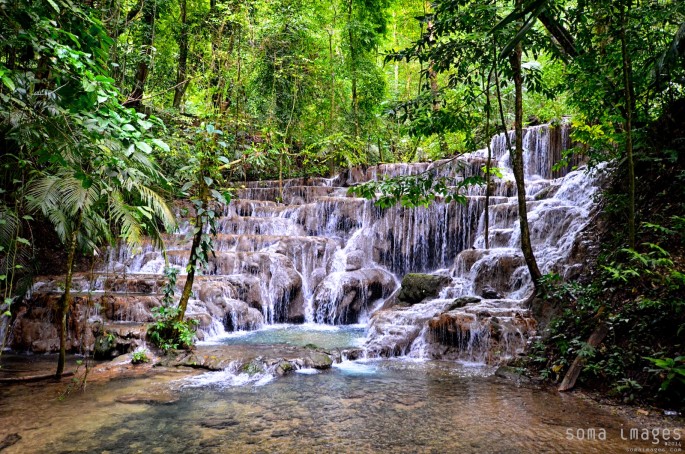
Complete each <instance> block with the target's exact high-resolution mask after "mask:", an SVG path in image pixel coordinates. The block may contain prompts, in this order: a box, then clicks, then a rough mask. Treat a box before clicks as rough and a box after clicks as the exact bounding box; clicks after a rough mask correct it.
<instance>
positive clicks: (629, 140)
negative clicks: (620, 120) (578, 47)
mask: <svg viewBox="0 0 685 454" xmlns="http://www.w3.org/2000/svg"><path fill="white" fill-rule="evenodd" d="M627 21H628V16H627V14H626V11H625V8H623V7H622V8H621V56H622V60H623V93H624V96H625V101H626V107H625V114H624V119H625V130H626V155H627V156H626V157H627V159H628V244H629V246H630V248H631V249H635V163H634V161H633V87H632V77H631V72H632V67H631V66H632V64H631V62H630V55H629V54H628V46H627V38H626V25H627Z"/></svg>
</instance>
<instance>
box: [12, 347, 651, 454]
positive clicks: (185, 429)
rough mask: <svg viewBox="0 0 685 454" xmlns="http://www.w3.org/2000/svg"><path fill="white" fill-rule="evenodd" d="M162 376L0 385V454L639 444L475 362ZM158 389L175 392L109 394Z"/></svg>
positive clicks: (592, 407)
mask: <svg viewBox="0 0 685 454" xmlns="http://www.w3.org/2000/svg"><path fill="white" fill-rule="evenodd" d="M220 373H221V372H218V374H220ZM169 374H171V372H169V373H167V374H166V375H156V376H154V377H153V378H137V379H124V380H116V381H112V382H107V383H93V384H91V385H90V387H89V388H88V390H87V392H86V393H84V394H82V393H76V394H72V395H71V396H69V397H68V398H67V399H65V400H64V401H60V400H58V399H56V398H55V397H56V396H55V393H54V391H55V388H54V386H56V385H49V386H46V385H45V384H33V385H17V386H12V387H10V388H6V389H0V396H1V399H0V410H1V411H0V430H2V433H0V435H3V436H4V434H3V433H12V432H16V433H19V434H20V435H21V436H22V440H21V441H20V442H19V443H17V444H16V445H14V446H12V447H10V448H8V449H7V450H6V451H5V452H8V453H27V452H31V453H34V452H35V453H41V452H50V453H61V452H65V453H66V452H88V453H136V452H146V453H148V452H149V453H157V452H159V453H196V452H203V453H259V452H283V453H289V452H298V453H302V452H305V453H309V452H312V453H314V452H361V453H366V452H431V453H433V452H434V453H445V452H453V453H543V452H544V453H548V452H560V453H561V452H563V453H566V452H588V453H613V452H626V448H627V447H638V446H642V445H640V444H638V443H639V442H632V444H631V443H630V442H624V441H622V440H621V438H620V427H621V424H623V423H624V421H622V420H621V418H619V417H617V416H614V415H611V414H610V413H609V412H607V411H605V410H603V409H601V408H598V407H597V405H596V404H594V403H592V402H588V401H584V400H580V399H578V398H575V397H573V396H568V395H559V394H552V393H549V392H544V391H540V390H536V389H530V388H525V387H517V386H514V385H512V383H510V382H505V381H501V380H500V379H498V378H496V377H494V376H492V375H491V370H490V369H487V368H484V367H477V366H473V365H459V364H455V363H447V362H430V361H407V360H397V359H396V360H380V361H362V362H356V363H342V364H341V365H338V366H337V367H334V368H333V369H331V370H329V371H323V372H320V373H316V374H290V375H287V376H285V377H281V378H277V379H275V380H273V381H271V382H270V383H268V384H266V385H264V386H253V385H247V386H223V387H222V386H207V387H192V388H190V387H186V386H184V384H185V383H188V379H187V378H186V379H181V380H179V379H178V376H177V375H178V373H176V376H174V375H173V374H172V375H169ZM169 390H171V392H170V391H169ZM164 392H166V393H168V394H170V395H173V396H174V398H177V399H178V400H175V401H173V399H171V400H172V401H171V402H165V401H164V400H163V401H162V402H165V403H158V404H150V403H140V402H135V403H123V402H120V401H117V400H121V397H122V396H126V395H128V394H130V393H134V394H136V393H138V394H140V393H142V394H143V395H159V394H160V393H164ZM589 427H595V428H599V427H601V428H604V429H605V430H606V431H607V440H606V441H601V440H594V441H592V440H582V441H581V440H567V438H566V433H567V430H568V429H572V430H574V431H575V430H577V429H579V428H581V429H587V428H589ZM645 446H646V447H648V444H646V445H645Z"/></svg>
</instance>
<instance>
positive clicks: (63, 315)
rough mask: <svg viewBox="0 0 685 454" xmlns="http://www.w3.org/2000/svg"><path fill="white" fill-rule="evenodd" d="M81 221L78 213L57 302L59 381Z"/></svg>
mask: <svg viewBox="0 0 685 454" xmlns="http://www.w3.org/2000/svg"><path fill="white" fill-rule="evenodd" d="M82 220H83V213H82V212H81V211H79V213H78V216H77V218H76V222H75V224H74V228H73V230H72V232H71V238H69V246H68V247H69V252H68V255H67V275H66V278H65V280H64V294H62V298H60V301H59V318H60V326H59V357H58V358H57V371H56V372H55V378H57V379H61V378H62V375H63V373H64V364H65V362H66V358H67V314H68V313H69V309H70V307H71V281H72V279H73V277H74V257H75V256H76V245H77V239H78V231H79V229H80V228H81V222H82Z"/></svg>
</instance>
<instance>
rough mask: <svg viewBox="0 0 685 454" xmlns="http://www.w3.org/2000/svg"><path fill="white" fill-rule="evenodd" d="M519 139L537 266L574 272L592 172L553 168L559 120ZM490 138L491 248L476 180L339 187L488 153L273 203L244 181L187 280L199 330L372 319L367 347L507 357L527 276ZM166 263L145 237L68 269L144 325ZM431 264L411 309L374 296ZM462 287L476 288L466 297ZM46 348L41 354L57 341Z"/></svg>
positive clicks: (178, 241)
mask: <svg viewBox="0 0 685 454" xmlns="http://www.w3.org/2000/svg"><path fill="white" fill-rule="evenodd" d="M524 146H525V147H526V150H525V153H524V160H525V169H526V178H527V185H526V192H527V193H526V195H527V198H528V200H529V203H528V210H529V220H530V225H531V238H532V241H533V246H534V250H535V253H536V255H537V258H538V262H539V265H540V267H541V269H542V270H543V272H549V271H554V272H558V273H560V274H562V275H565V276H569V275H572V274H573V273H577V272H578V264H577V263H571V262H570V261H569V256H570V255H571V253H572V251H573V250H574V247H575V245H576V243H577V242H576V238H577V236H578V233H579V232H580V231H581V230H582V228H583V226H584V225H585V222H586V218H587V216H588V214H589V212H590V210H591V208H592V206H593V201H592V196H593V194H594V192H595V191H596V186H597V185H596V182H595V180H594V179H593V178H592V177H591V176H589V175H587V174H586V173H583V172H579V171H575V172H570V173H568V174H567V175H565V174H566V172H567V171H566V170H564V171H553V169H552V164H553V162H555V161H556V160H557V159H558V158H559V156H560V152H561V149H562V148H564V147H568V146H570V143H569V138H568V126H567V125H562V126H560V127H550V126H547V125H542V126H535V127H530V128H528V129H527V130H526V132H525V136H524ZM491 148H492V153H493V160H494V161H493V165H497V166H499V167H500V168H501V170H502V173H503V177H502V178H501V179H499V178H498V179H496V181H494V183H493V185H492V190H491V200H490V212H489V214H488V216H489V221H490V232H489V235H490V245H491V249H490V250H485V249H484V244H485V239H484V216H485V213H484V207H485V197H484V196H485V188H484V187H470V188H468V192H467V203H466V204H464V205H461V204H457V203H454V202H453V203H449V204H445V203H443V202H439V201H437V202H435V203H433V204H432V205H430V206H429V207H426V208H416V209H407V208H402V207H392V208H388V209H380V208H378V207H376V206H374V204H373V202H372V201H368V200H364V199H359V198H354V197H349V196H348V195H347V189H348V188H347V187H349V186H350V185H354V184H357V183H360V182H364V181H368V180H370V179H374V178H381V177H384V176H398V175H414V174H418V173H421V172H426V171H432V172H434V173H435V174H437V175H438V176H444V177H447V178H452V179H453V181H455V182H456V181H458V180H460V179H462V178H465V177H468V176H470V175H474V174H477V173H479V172H481V169H482V167H483V165H484V164H485V160H486V151H485V150H479V151H476V152H474V153H470V154H467V155H464V156H461V157H459V158H458V159H456V160H452V161H447V160H443V161H437V162H434V163H416V164H384V165H379V166H374V167H371V168H368V169H366V170H363V169H358V168H357V169H351V170H350V171H347V172H344V173H343V174H341V175H339V176H337V177H335V178H330V179H324V178H308V179H304V178H299V179H292V180H285V181H283V184H282V186H283V202H284V203H283V204H278V203H276V202H274V201H273V200H275V199H276V198H277V197H280V189H279V182H278V181H259V182H248V183H246V184H245V185H244V187H243V188H242V189H238V194H237V195H238V197H237V198H236V200H234V201H232V202H231V204H230V205H228V206H226V207H224V208H223V210H222V211H223V212H222V217H221V218H220V219H219V222H218V235H217V237H216V238H215V240H214V244H215V249H216V255H215V256H214V257H211V258H210V260H209V265H208V267H207V269H205V270H204V271H203V274H202V275H201V276H199V277H198V278H197V280H196V284H195V287H194V292H193V300H191V304H190V305H189V313H190V314H191V315H193V316H194V317H196V318H198V319H199V320H200V326H201V329H202V330H204V336H205V337H207V336H211V335H216V334H218V333H222V332H223V331H224V330H226V331H236V330H253V329H259V328H260V327H263V326H264V324H274V323H303V322H306V323H318V324H357V323H360V322H366V321H367V320H368V321H369V332H368V338H367V343H366V350H367V351H368V354H369V355H377V356H394V355H405V354H408V355H411V356H415V357H459V358H464V359H469V360H479V361H492V360H496V359H497V358H500V357H505V356H508V355H511V354H514V353H515V352H516V351H517V349H520V348H521V346H522V345H523V342H524V341H525V339H526V337H527V336H529V335H530V334H531V333H532V332H533V331H534V321H533V320H532V319H531V318H530V316H529V315H528V313H527V311H526V309H525V308H523V307H521V301H520V300H521V299H522V298H523V297H524V296H525V295H526V293H527V292H528V291H529V290H530V288H531V284H530V279H529V278H528V276H527V272H526V269H525V264H524V262H523V258H522V256H521V254H520V252H519V249H518V248H519V233H518V232H519V230H518V224H517V214H518V213H517V205H516V198H515V196H516V189H515V185H514V181H513V175H512V172H511V169H510V166H509V151H508V150H507V148H506V145H505V140H504V136H503V135H501V134H500V135H498V136H495V137H493V139H492V141H491ZM556 176H563V178H558V179H553V177H556ZM178 213H179V215H180V216H181V218H182V219H181V222H180V226H181V228H180V229H179V232H178V233H176V234H172V235H167V237H166V244H167V254H168V260H169V263H170V264H172V265H173V266H175V267H177V268H179V270H180V272H181V275H180V276H179V282H178V286H179V289H180V288H181V286H182V285H183V282H184V278H185V276H184V273H185V266H186V264H187V262H188V256H189V249H190V244H191V229H190V228H189V222H188V220H187V217H188V216H189V210H187V209H183V208H181V207H179V208H178ZM184 216H185V217H186V219H183V217H184ZM164 264H165V260H164V257H163V255H162V254H161V252H160V251H158V250H155V249H154V248H153V247H152V245H150V244H147V245H144V246H143V247H141V248H138V249H135V250H131V249H127V248H120V249H119V250H117V251H112V253H110V254H109V256H108V260H107V261H106V263H105V264H103V266H102V268H101V269H100V270H99V272H98V273H96V276H95V277H94V278H93V276H90V275H77V276H76V278H75V280H74V290H76V291H90V292H92V291H95V293H91V294H89V298H91V299H92V298H95V299H97V301H96V304H97V305H98V306H97V307H99V308H101V309H100V311H99V314H100V316H101V317H102V319H103V322H109V321H115V320H116V321H123V322H138V323H142V322H149V321H151V320H152V316H151V313H150V308H151V307H154V306H155V305H158V304H159V303H160V300H161V296H160V292H161V288H162V286H163V284H164V280H163V276H162V273H163V268H164ZM436 271H439V273H440V274H442V275H447V276H449V277H450V278H451V283H449V284H448V285H447V286H446V287H445V288H443V289H442V291H441V292H440V294H439V295H438V296H437V298H434V299H429V300H425V301H422V302H420V303H419V304H414V305H412V306H409V307H405V306H392V307H388V306H391V305H390V304H384V301H386V300H387V299H388V298H389V297H391V295H393V294H394V292H395V291H396V290H397V289H398V287H399V279H400V278H401V277H402V276H403V275H405V274H406V273H410V272H422V273H430V272H436ZM59 285H60V280H59V278H52V279H47V278H46V279H43V280H42V282H39V283H38V284H37V285H36V287H35V289H34V293H35V294H37V296H34V298H40V297H41V294H42V295H43V296H42V297H43V298H47V296H46V295H54V294H58V293H59V291H60V288H59ZM178 293H180V292H178ZM469 295H477V297H473V298H465V297H467V296H469ZM393 298H394V297H393ZM389 301H390V302H391V301H392V299H391V300H389ZM379 307H381V308H382V309H379V310H375V309H376V308H379ZM374 311H375V312H374ZM34 321H35V320H34ZM18 323H19V327H18V328H17V329H16V330H15V331H16V332H15V336H14V341H15V346H19V347H20V348H24V349H32V348H34V347H35V345H32V342H33V343H34V344H35V342H34V341H35V339H34V340H31V339H29V335H28V334H26V333H29V332H30V331H31V327H30V323H32V322H31V314H27V315H26V316H24V317H20V320H19V321H18ZM22 324H23V325H22ZM22 333H23V334H22ZM51 335H52V334H51ZM42 345H43V344H41V346H42ZM45 345H46V346H45V347H44V349H45V350H47V351H49V350H51V348H52V347H53V346H54V345H56V344H55V343H54V342H53V341H52V340H48V341H47V342H46V343H45ZM72 346H73V345H72ZM35 349H36V350H40V349H39V348H35Z"/></svg>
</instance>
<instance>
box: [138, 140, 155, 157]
mask: <svg viewBox="0 0 685 454" xmlns="http://www.w3.org/2000/svg"><path fill="white" fill-rule="evenodd" d="M136 148H138V149H139V150H140V151H142V152H143V153H146V154H150V153H152V147H151V146H150V145H148V144H147V143H145V142H136Z"/></svg>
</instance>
